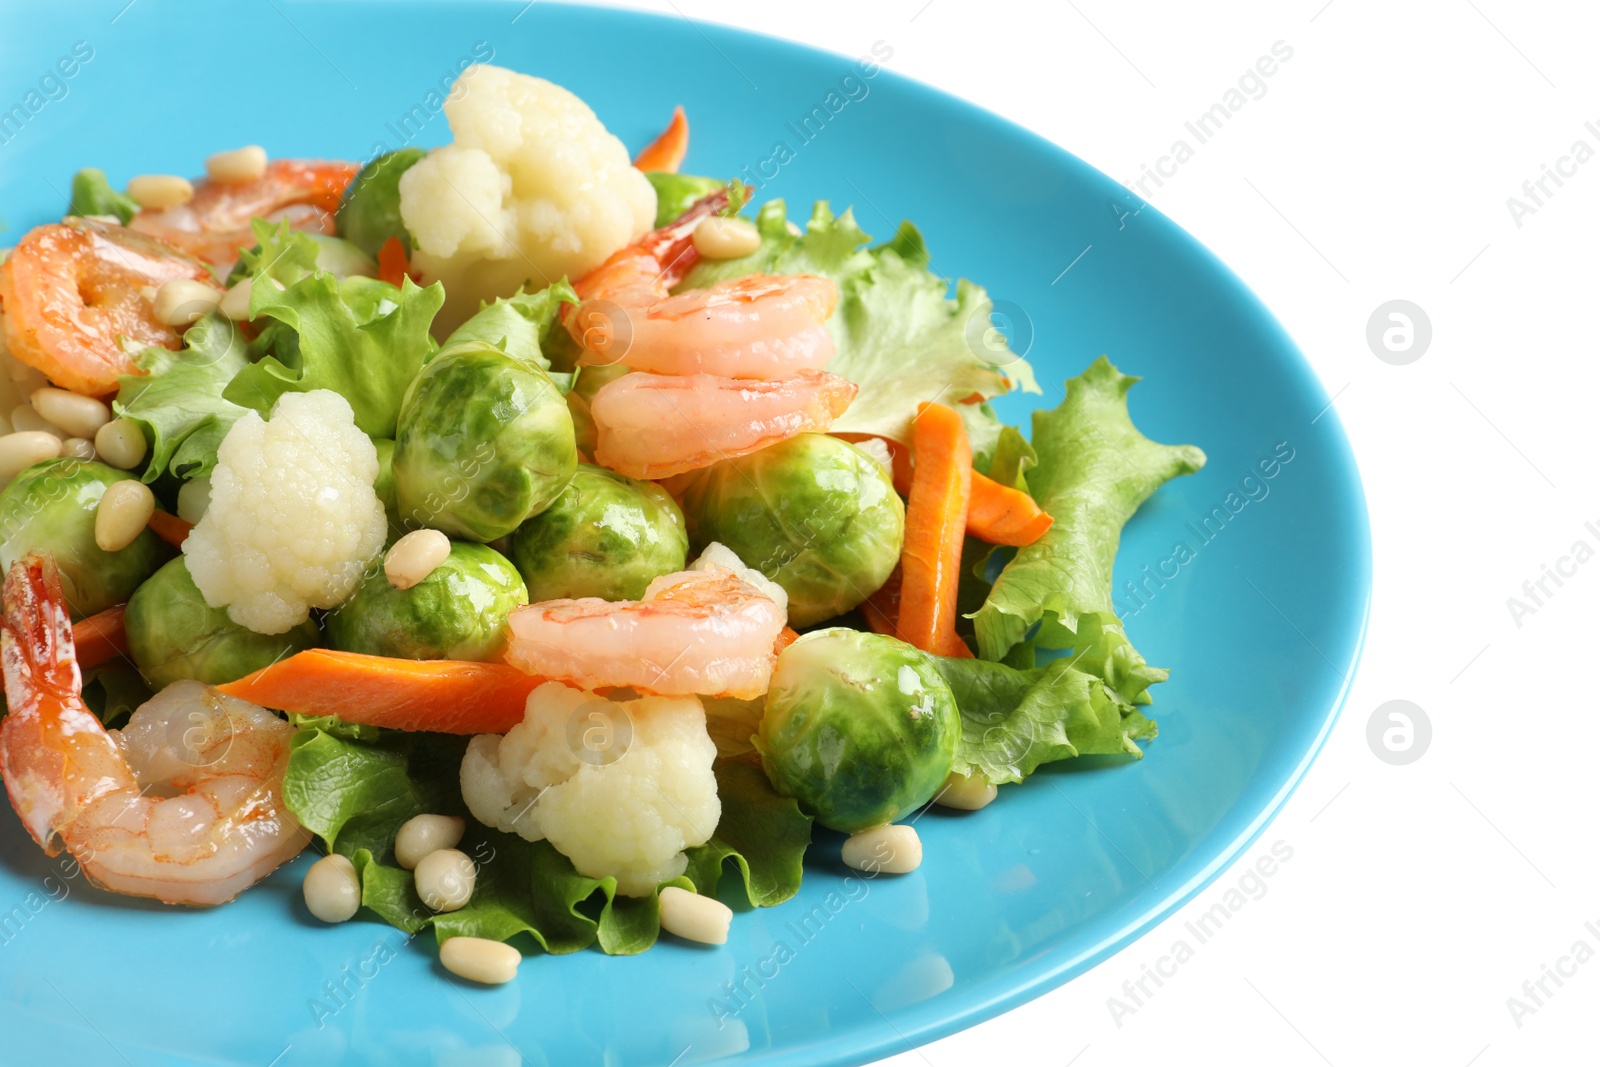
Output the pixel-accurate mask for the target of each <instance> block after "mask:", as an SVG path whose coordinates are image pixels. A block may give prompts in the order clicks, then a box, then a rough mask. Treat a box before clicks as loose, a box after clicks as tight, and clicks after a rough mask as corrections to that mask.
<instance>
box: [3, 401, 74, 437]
mask: <svg viewBox="0 0 1600 1067" xmlns="http://www.w3.org/2000/svg"><path fill="white" fill-rule="evenodd" d="M11 430H12V432H13V433H47V434H49V435H50V436H51V437H54V438H55V439H56V440H57V441H65V440H66V439H67V434H66V431H64V430H62V429H61V427H59V426H57V425H56V424H55V423H53V422H51V421H50V420H49V419H46V418H45V417H44V416H43V415H41V414H39V413H38V412H37V411H35V410H33V405H32V404H18V405H17V406H16V407H14V408H12V409H11Z"/></svg>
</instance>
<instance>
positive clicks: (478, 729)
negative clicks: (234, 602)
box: [217, 648, 544, 734]
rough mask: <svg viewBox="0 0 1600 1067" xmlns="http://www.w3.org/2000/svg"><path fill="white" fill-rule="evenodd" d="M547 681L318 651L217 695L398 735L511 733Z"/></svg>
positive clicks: (461, 665) (465, 665) (448, 664)
mask: <svg viewBox="0 0 1600 1067" xmlns="http://www.w3.org/2000/svg"><path fill="white" fill-rule="evenodd" d="M543 681H544V679H543V678H536V677H534V676H533V675H531V674H524V673H523V672H522V671H519V670H517V668H515V667H512V666H509V665H507V664H504V663H469V662H466V661H464V660H448V659H433V660H418V659H390V658H389V657H387V656H368V655H364V654H362V653H359V652H338V651H335V650H333V649H328V648H314V649H310V650H309V651H306V652H299V653H296V654H295V655H293V656H290V657H289V658H288V659H286V660H282V661H280V662H278V663H274V664H272V665H271V666H270V667H263V668H262V669H261V670H259V671H256V672H255V673H254V674H251V675H247V676H245V677H243V678H240V679H239V680H238V681H236V682H229V683H228V684H227V685H219V686H218V687H217V688H218V689H220V690H222V692H224V693H227V694H228V695H229V696H235V697H239V698H240V699H242V700H248V701H250V702H251V703H253V704H260V705H262V706H263V707H268V708H277V709H278V710H279V711H289V712H295V713H297V714H300V715H336V716H338V717H339V718H340V719H343V720H344V721H345V722H354V723H362V724H364V725H367V726H383V727H387V728H389V729H392V730H427V731H431V732H434V733H445V734H503V733H505V732H506V731H507V730H509V729H511V727H513V726H515V725H516V724H517V723H519V722H521V721H522V714H523V711H524V709H525V706H526V704H527V700H528V694H529V693H530V692H532V691H533V689H534V688H535V687H536V686H538V685H539V684H540V683H542V682H543Z"/></svg>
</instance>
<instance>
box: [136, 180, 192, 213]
mask: <svg viewBox="0 0 1600 1067" xmlns="http://www.w3.org/2000/svg"><path fill="white" fill-rule="evenodd" d="M128 195H129V196H131V197H132V198H133V202H134V203H136V204H138V205H139V206H140V207H147V208H150V209H151V210H152V211H159V210H160V209H161V208H164V207H177V206H178V205H179V204H187V203H188V202H189V199H190V198H191V197H193V196H194V186H193V185H190V184H189V179H188V178H180V177H178V176H177V175H176V174H141V175H139V176H138V177H137V178H135V179H133V180H132V181H131V182H129V183H128Z"/></svg>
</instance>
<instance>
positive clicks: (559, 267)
mask: <svg viewBox="0 0 1600 1067" xmlns="http://www.w3.org/2000/svg"><path fill="white" fill-rule="evenodd" d="M444 113H445V117H446V118H447V119H449V122H450V130H451V133H452V134H454V136H455V140H454V142H453V143H451V144H448V145H445V146H444V147H443V148H436V149H434V150H433V151H432V152H429V153H428V155H427V157H426V158H425V159H423V160H422V161H421V162H419V163H417V164H416V165H415V166H413V167H412V168H411V169H410V170H408V171H406V172H405V174H403V175H402V176H401V178H400V217H401V218H402V219H403V220H404V221H405V224H406V229H407V230H409V231H410V233H411V237H412V240H413V243H414V245H415V248H416V251H415V253H414V254H413V256H412V259H411V262H412V265H413V266H415V267H416V268H417V269H418V270H419V271H421V272H422V273H423V275H424V276H425V277H426V278H427V279H428V280H429V281H442V282H444V288H445V294H446V300H445V306H444V309H443V310H442V311H441V312H440V313H439V316H438V318H436V319H435V320H434V328H435V330H442V331H446V332H447V331H449V330H452V329H454V328H455V327H456V326H457V325H458V324H459V323H460V322H461V321H462V320H463V319H465V318H466V317H467V316H468V315H471V314H472V313H473V312H475V311H476V310H477V309H478V303H479V301H482V300H493V299H494V298H495V297H497V296H510V295H511V294H512V293H513V292H515V291H516V290H517V289H518V288H519V287H521V285H522V284H523V282H525V281H532V282H533V284H534V286H535V287H543V286H544V285H546V284H548V283H550V282H554V281H557V280H559V279H560V278H561V277H562V276H563V275H565V276H567V277H569V278H577V277H579V276H581V275H583V274H585V273H587V272H588V271H590V270H592V269H593V268H595V267H597V266H599V265H600V264H601V263H602V262H604V261H605V259H606V257H607V256H609V255H611V253H613V252H615V251H616V250H617V249H619V248H621V247H622V246H623V245H626V244H627V243H628V242H630V241H631V240H633V239H634V238H635V237H637V236H639V235H640V234H642V233H644V232H645V231H646V230H648V229H650V227H651V225H652V224H653V223H654V222H655V215H656V194H655V189H654V188H653V187H652V186H651V185H650V182H649V181H648V180H647V179H646V178H645V176H644V175H643V174H642V173H640V172H639V171H638V170H636V169H635V168H634V166H633V164H632V162H631V161H630V160H629V158H628V150H627V149H626V148H625V147H623V144H622V142H621V141H619V140H617V138H616V137H614V136H612V135H611V134H610V133H608V132H606V128H605V127H604V126H603V125H601V123H600V120H599V119H598V118H596V117H595V114H594V112H593V111H591V110H590V109H589V105H587V104H585V103H584V102H583V101H582V100H580V99H578V98H577V97H576V96H574V95H573V94H572V93H570V92H568V91H567V90H565V89H563V88H561V86H559V85H555V84H553V83H551V82H547V81H545V80H544V79H543V78H535V77H532V76H530V75H527V74H518V73H516V72H515V71H510V70H506V69H504V68H502V67H491V66H484V65H477V66H472V67H468V68H467V69H466V70H465V71H463V72H462V74H461V77H459V78H458V79H456V83H455V85H454V86H453V87H452V88H451V90H450V96H449V98H448V99H447V100H446V101H445V105H444Z"/></svg>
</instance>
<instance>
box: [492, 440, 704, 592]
mask: <svg viewBox="0 0 1600 1067" xmlns="http://www.w3.org/2000/svg"><path fill="white" fill-rule="evenodd" d="M506 554H507V555H509V556H510V557H511V562H512V563H515V564H516V566H517V570H518V571H520V572H521V573H522V577H523V580H525V581H526V582H527V583H528V589H529V591H530V592H531V594H532V595H533V597H534V598H535V599H537V600H555V599H558V598H561V597H582V596H597V597H600V598H601V599H603V600H638V599H639V598H640V597H642V596H644V590H645V587H646V586H647V585H649V584H650V580H651V579H652V578H656V577H659V576H660V575H663V574H672V573H673V572H675V571H681V570H683V568H684V564H685V563H686V562H687V561H688V558H689V535H688V533H686V532H685V531H684V528H683V513H682V512H680V511H679V510H678V505H677V504H676V503H675V502H674V501H673V499H672V497H671V496H669V495H668V494H667V491H666V490H665V489H662V488H661V487H660V486H658V485H655V484H654V483H652V482H638V481H634V480H633V479H632V478H624V477H623V476H622V475H620V474H615V473H613V472H611V471H608V470H605V469H603V468H601V467H591V466H590V465H589V464H587V463H580V464H579V465H578V471H577V473H576V474H574V475H573V476H572V481H570V482H568V483H567V487H566V489H564V490H563V491H562V493H561V495H560V496H558V497H557V498H556V502H555V503H554V504H551V505H550V506H549V507H548V508H545V509H544V510H543V511H541V512H540V513H539V514H537V515H535V516H534V517H533V518H531V519H529V520H528V521H527V522H525V523H523V524H522V525H521V526H518V527H517V529H516V532H515V533H513V534H512V535H511V542H510V545H509V546H508V548H507V552H506Z"/></svg>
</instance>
